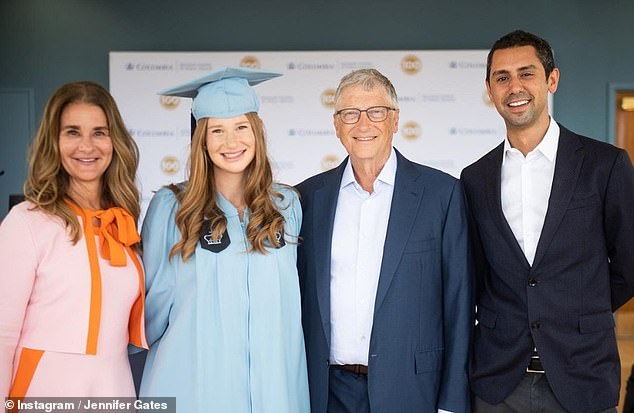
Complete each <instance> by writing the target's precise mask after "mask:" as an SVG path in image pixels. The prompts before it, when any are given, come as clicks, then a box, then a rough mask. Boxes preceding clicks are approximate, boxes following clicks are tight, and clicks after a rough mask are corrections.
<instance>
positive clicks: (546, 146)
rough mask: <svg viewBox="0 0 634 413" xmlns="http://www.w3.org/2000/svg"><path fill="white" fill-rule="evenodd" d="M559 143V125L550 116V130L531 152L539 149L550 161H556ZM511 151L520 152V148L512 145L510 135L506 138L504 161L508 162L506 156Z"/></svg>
mask: <svg viewBox="0 0 634 413" xmlns="http://www.w3.org/2000/svg"><path fill="white" fill-rule="evenodd" d="M558 144H559V125H558V124H557V122H555V120H554V119H553V118H552V116H551V117H550V124H549V125H548V130H547V131H546V134H545V135H544V139H542V141H541V142H540V143H539V145H537V146H536V147H535V149H533V150H532V151H530V152H529V154H530V153H533V152H535V151H539V152H540V153H541V154H542V155H544V156H545V157H546V159H548V160H549V161H550V162H555V158H556V157H557V145H558ZM509 152H518V153H519V150H517V149H515V148H513V147H512V146H511V142H509V138H508V136H507V137H506V138H505V139H504V155H503V158H502V163H504V162H506V157H507V155H508V153H509ZM527 156H528V154H527Z"/></svg>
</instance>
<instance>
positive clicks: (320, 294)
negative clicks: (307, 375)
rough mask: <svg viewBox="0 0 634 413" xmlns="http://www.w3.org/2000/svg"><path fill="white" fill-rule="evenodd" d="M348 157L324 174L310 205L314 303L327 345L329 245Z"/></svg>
mask: <svg viewBox="0 0 634 413" xmlns="http://www.w3.org/2000/svg"><path fill="white" fill-rule="evenodd" d="M346 164H347V159H346V160H345V161H344V162H342V163H341V165H339V166H338V167H337V168H336V169H335V170H333V171H332V173H329V174H326V175H324V178H323V182H322V183H323V185H322V186H321V188H319V189H317V190H316V191H315V194H314V197H315V201H314V208H313V228H312V233H313V234H314V240H315V254H314V255H315V257H317V258H316V259H315V271H316V283H317V302H318V304H319V312H320V315H321V323H322V327H323V329H324V334H325V335H326V340H328V346H330V257H331V247H332V229H333V226H334V222H335V212H336V211H337V199H338V198H339V187H340V185H341V177H342V175H343V171H344V169H345V167H346Z"/></svg>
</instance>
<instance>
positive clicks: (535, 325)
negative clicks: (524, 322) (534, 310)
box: [531, 321, 541, 330]
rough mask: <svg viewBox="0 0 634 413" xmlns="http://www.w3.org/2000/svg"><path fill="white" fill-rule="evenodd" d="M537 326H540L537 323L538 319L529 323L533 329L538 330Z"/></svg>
mask: <svg viewBox="0 0 634 413" xmlns="http://www.w3.org/2000/svg"><path fill="white" fill-rule="evenodd" d="M539 327H541V324H539V321H533V322H532V323H531V328H532V329H533V330H539Z"/></svg>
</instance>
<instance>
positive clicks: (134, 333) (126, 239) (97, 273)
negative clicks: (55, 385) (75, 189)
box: [67, 200, 147, 355]
mask: <svg viewBox="0 0 634 413" xmlns="http://www.w3.org/2000/svg"><path fill="white" fill-rule="evenodd" d="M67 203H68V204H69V205H70V207H71V208H72V209H73V211H74V212H75V213H76V214H77V215H79V216H80V217H81V219H82V222H83V229H84V236H85V238H86V248H87V249H88V260H89V263H90V278H91V288H90V314H89V317H88V337H87V339H86V354H93V355H94V354H97V343H98V339H99V328H100V324H101V270H100V268H99V255H97V254H98V252H97V244H96V242H95V235H98V236H99V245H100V253H101V257H102V258H104V259H107V260H110V264H111V265H113V266H125V265H126V262H127V258H126V250H127V251H128V254H129V256H130V257H131V258H132V262H133V263H134V265H135V267H136V269H137V272H138V274H139V296H138V298H137V299H136V301H135V302H134V304H133V306H132V309H131V311H130V318H129V321H128V332H129V338H130V343H131V344H133V345H135V346H137V347H142V348H146V349H147V343H146V341H145V329H144V302H145V282H144V279H143V267H142V266H141V263H140V262H139V259H138V257H137V255H136V253H135V252H134V250H133V249H132V248H131V246H132V245H134V244H135V243H137V242H139V241H140V239H141V238H140V237H139V233H138V232H137V230H136V225H135V222H134V219H133V218H132V216H131V215H130V214H129V213H128V212H127V211H126V210H125V209H123V208H119V207H113V208H109V209H106V210H97V211H92V210H88V209H83V208H81V207H80V206H78V205H76V204H75V203H74V202H72V201H70V200H67ZM95 218H97V219H99V220H100V226H99V227H97V228H95V227H94V225H93V219H95ZM95 229H96V230H97V234H95Z"/></svg>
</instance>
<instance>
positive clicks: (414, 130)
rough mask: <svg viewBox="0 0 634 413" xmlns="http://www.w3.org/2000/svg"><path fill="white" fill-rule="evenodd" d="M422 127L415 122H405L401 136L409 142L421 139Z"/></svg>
mask: <svg viewBox="0 0 634 413" xmlns="http://www.w3.org/2000/svg"><path fill="white" fill-rule="evenodd" d="M420 133H421V131H420V125H419V124H418V123H416V122H414V121H409V122H405V124H403V127H402V128H401V136H403V137H404V138H405V139H407V140H409V141H413V140H415V139H418V138H419V137H420Z"/></svg>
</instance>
